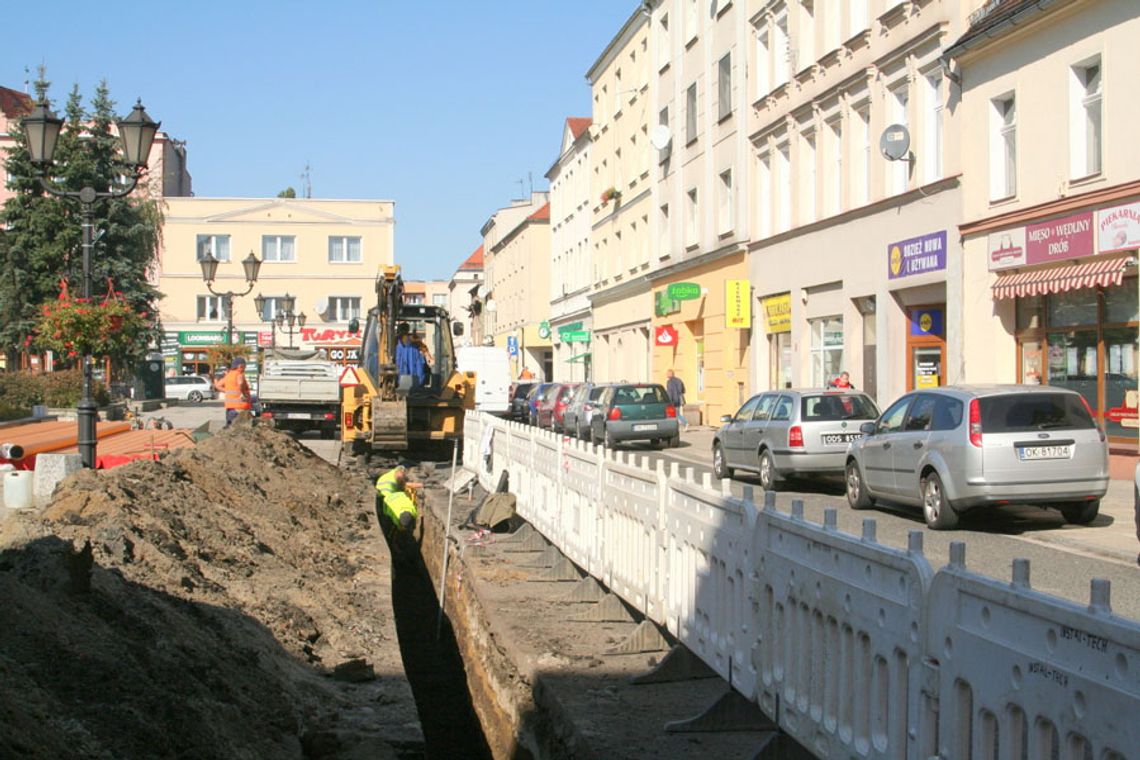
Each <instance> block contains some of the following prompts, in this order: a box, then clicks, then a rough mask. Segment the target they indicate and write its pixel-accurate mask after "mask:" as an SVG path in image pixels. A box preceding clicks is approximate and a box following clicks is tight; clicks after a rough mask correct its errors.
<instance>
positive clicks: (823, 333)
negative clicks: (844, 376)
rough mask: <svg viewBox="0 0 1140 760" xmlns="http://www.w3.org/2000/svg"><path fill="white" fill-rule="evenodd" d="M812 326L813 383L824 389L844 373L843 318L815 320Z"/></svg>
mask: <svg viewBox="0 0 1140 760" xmlns="http://www.w3.org/2000/svg"><path fill="white" fill-rule="evenodd" d="M808 324H809V325H810V326H811V382H812V387H813V388H823V387H824V386H826V385H827V384H828V383H829V382H830V381H831V380H832V379H833V378H835V377H837V376H838V375H839V373H840V372H842V371H843V317H839V316H835V317H824V318H823V319H813V320H811V321H810V322H809V323H808Z"/></svg>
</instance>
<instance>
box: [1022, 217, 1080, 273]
mask: <svg viewBox="0 0 1140 760" xmlns="http://www.w3.org/2000/svg"><path fill="white" fill-rule="evenodd" d="M1092 254H1093V218H1092V212H1091V211H1086V212H1085V213H1083V214H1073V215H1072V216H1066V217H1062V218H1060V219H1051V220H1050V221H1048V222H1042V223H1041V224H1030V225H1027V226H1026V227H1025V261H1026V263H1027V264H1044V263H1047V262H1050V261H1061V260H1063V259H1075V258H1077V257H1078V256H1091V255H1092Z"/></svg>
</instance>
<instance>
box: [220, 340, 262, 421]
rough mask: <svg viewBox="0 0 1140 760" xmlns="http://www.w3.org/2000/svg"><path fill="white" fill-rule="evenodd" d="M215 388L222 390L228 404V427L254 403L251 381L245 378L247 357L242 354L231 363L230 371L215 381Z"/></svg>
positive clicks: (226, 404)
mask: <svg viewBox="0 0 1140 760" xmlns="http://www.w3.org/2000/svg"><path fill="white" fill-rule="evenodd" d="M214 388H216V389H217V390H219V391H221V392H222V398H223V399H224V400H225V406H226V427H229V426H230V425H232V424H233V421H234V420H236V419H237V416H238V414H240V413H241V412H248V411H249V410H250V409H251V408H252V406H253V404H252V403H251V396H250V392H249V383H248V382H246V379H245V359H243V358H241V357H240V356H239V357H237V358H235V359H234V360H233V363H231V364H230V368H229V371H228V372H226V374H225V375H224V376H223V377H222V379H221V380H218V381H217V382H215V383H214Z"/></svg>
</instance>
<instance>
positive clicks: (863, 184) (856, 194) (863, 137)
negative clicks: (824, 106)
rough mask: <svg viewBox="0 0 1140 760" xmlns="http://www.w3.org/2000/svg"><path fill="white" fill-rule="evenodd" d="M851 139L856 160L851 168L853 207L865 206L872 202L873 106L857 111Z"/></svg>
mask: <svg viewBox="0 0 1140 760" xmlns="http://www.w3.org/2000/svg"><path fill="white" fill-rule="evenodd" d="M852 125H853V127H854V129H852V132H854V134H853V135H852V137H851V143H852V151H851V154H852V156H853V158H854V160H853V161H852V164H853V165H852V167H851V205H852V206H863V205H865V204H867V203H869V202H870V200H871V106H870V105H869V104H864V105H862V106H861V107H859V108H857V109H856V110H855V118H854V120H853V121H852Z"/></svg>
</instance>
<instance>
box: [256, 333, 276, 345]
mask: <svg viewBox="0 0 1140 760" xmlns="http://www.w3.org/2000/svg"><path fill="white" fill-rule="evenodd" d="M257 345H258V346H259V347H260V348H269V347H271V346H272V345H273V331H272V330H258V331H257Z"/></svg>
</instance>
